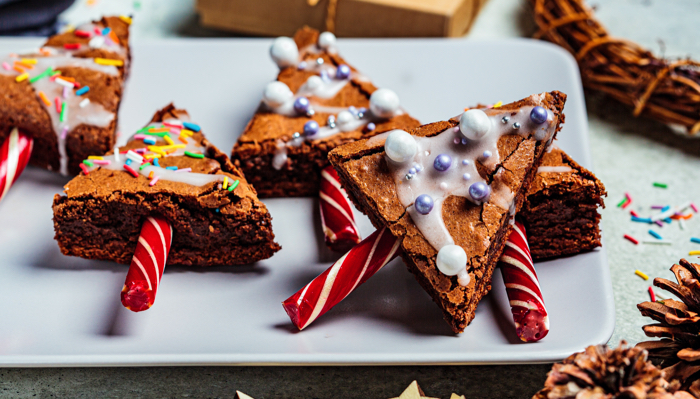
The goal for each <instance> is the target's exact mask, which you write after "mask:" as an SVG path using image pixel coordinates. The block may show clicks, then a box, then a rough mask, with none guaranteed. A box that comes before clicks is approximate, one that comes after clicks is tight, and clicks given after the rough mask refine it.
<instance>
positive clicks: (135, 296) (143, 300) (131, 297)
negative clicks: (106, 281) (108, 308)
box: [121, 281, 155, 312]
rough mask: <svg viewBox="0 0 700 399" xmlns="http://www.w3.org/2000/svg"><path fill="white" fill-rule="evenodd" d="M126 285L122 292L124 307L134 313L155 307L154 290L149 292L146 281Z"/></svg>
mask: <svg viewBox="0 0 700 399" xmlns="http://www.w3.org/2000/svg"><path fill="white" fill-rule="evenodd" d="M129 285H130V286H129V287H127V285H126V284H125V285H124V287H123V288H122V292H121V300H122V305H124V307H125V308H127V309H129V310H131V311H132V312H142V311H144V310H148V309H150V308H151V306H153V302H154V300H155V297H154V295H153V290H149V289H148V288H147V287H148V284H147V283H146V282H145V281H134V282H130V283H129Z"/></svg>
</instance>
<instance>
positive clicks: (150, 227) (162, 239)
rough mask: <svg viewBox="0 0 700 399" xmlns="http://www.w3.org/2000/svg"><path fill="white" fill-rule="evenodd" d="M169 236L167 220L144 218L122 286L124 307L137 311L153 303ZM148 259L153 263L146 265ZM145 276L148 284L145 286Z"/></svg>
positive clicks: (170, 232)
mask: <svg viewBox="0 0 700 399" xmlns="http://www.w3.org/2000/svg"><path fill="white" fill-rule="evenodd" d="M166 227H167V228H166ZM172 236H173V229H172V225H170V222H168V221H167V219H165V218H163V217H161V216H151V217H148V218H146V220H145V221H144V223H143V226H141V234H140V235H139V238H138V240H137V244H136V250H135V251H134V256H133V258H132V259H131V266H130V267H129V271H128V273H127V275H126V280H125V282H124V288H123V289H122V304H123V305H124V306H125V307H126V308H127V309H130V310H132V311H134V312H140V311H143V310H146V309H149V308H150V307H151V306H153V303H154V301H155V298H156V292H157V291H158V287H159V286H160V280H161V276H162V275H163V270H164V269H165V264H166V263H167V260H168V252H169V251H170V245H171V244H172ZM161 249H162V250H161ZM148 261H150V263H151V264H152V266H150V265H148V264H147V263H148ZM144 278H145V283H146V284H147V286H145V285H144Z"/></svg>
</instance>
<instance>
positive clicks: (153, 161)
mask: <svg viewBox="0 0 700 399" xmlns="http://www.w3.org/2000/svg"><path fill="white" fill-rule="evenodd" d="M81 168H82V169H83V173H82V174H80V175H79V176H77V177H75V178H74V179H73V180H71V181H70V182H69V183H68V184H67V185H66V186H65V193H66V195H58V194H57V195H56V196H55V197H54V203H53V211H54V228H55V231H56V237H55V238H56V240H57V241H58V245H59V246H60V248H61V251H62V252H63V253H64V254H65V255H73V256H80V257H83V258H88V259H106V260H113V261H115V262H119V263H125V264H128V263H129V262H130V261H131V257H132V255H133V254H134V249H135V248H136V242H137V240H138V237H139V233H140V230H141V226H142V224H143V221H144V220H145V219H146V218H147V217H148V216H152V215H160V216H162V217H164V218H166V219H167V220H168V221H169V222H170V223H171V224H172V227H173V230H174V232H173V239H172V246H171V248H170V254H169V256H168V264H169V265H173V264H179V265H192V266H211V265H240V264H249V263H253V262H255V261H258V260H261V259H266V258H269V257H270V256H272V255H273V254H274V253H275V252H277V251H278V250H279V249H280V246H279V245H278V244H277V243H276V242H275V241H274V238H275V236H274V234H273V232H272V226H271V217H270V213H269V212H268V210H267V208H266V207H265V205H264V204H263V203H262V202H260V200H259V199H258V197H257V195H256V193H255V190H254V189H253V188H252V187H251V186H250V185H249V184H248V183H247V182H246V179H245V177H244V176H243V174H242V173H241V171H240V170H239V169H238V168H236V167H235V166H234V165H233V164H231V162H230V160H229V158H228V157H227V156H226V154H224V153H222V152H221V151H219V149H218V148H216V147H214V146H213V145H212V144H211V143H210V142H209V141H208V140H207V139H206V138H205V137H204V135H203V134H202V132H201V131H200V128H199V126H198V125H196V124H194V123H192V122H191V121H190V119H189V116H188V114H187V112H186V111H184V110H179V109H175V107H174V106H173V105H169V106H167V107H165V108H164V109H162V110H160V111H158V112H157V113H156V114H155V115H154V116H153V119H152V121H151V123H149V124H148V125H147V126H146V127H144V128H143V129H141V130H139V131H138V132H137V134H136V135H134V136H133V137H132V138H131V140H130V141H129V142H128V143H127V144H126V145H125V146H124V147H121V148H120V149H119V153H118V154H116V153H115V154H112V153H109V154H107V155H105V156H103V157H101V156H91V157H90V159H86V160H84V161H83V162H82V163H81Z"/></svg>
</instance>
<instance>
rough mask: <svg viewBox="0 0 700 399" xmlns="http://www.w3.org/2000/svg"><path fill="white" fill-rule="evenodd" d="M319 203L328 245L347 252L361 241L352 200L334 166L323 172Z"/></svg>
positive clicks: (335, 249)
mask: <svg viewBox="0 0 700 399" xmlns="http://www.w3.org/2000/svg"><path fill="white" fill-rule="evenodd" d="M319 204H320V205H321V223H322V224H323V233H324V235H325V238H326V245H328V246H329V247H330V248H331V249H332V250H334V251H338V252H345V251H347V250H348V249H350V248H352V247H353V246H354V245H356V244H358V243H359V242H360V232H359V230H358V228H357V225H356V224H355V217H354V216H353V212H352V207H351V206H350V201H348V196H347V194H346V193H345V190H343V188H342V187H341V186H340V180H339V179H338V174H337V173H336V172H335V169H333V167H332V166H328V167H326V168H325V169H323V171H322V172H321V191H320V192H319Z"/></svg>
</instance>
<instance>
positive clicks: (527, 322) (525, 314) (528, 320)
mask: <svg viewBox="0 0 700 399" xmlns="http://www.w3.org/2000/svg"><path fill="white" fill-rule="evenodd" d="M499 265H500V267H501V272H502V273H503V281H505V283H506V293H507V294H508V301H510V309H511V311H512V312H513V321H515V331H516V333H517V334H518V337H520V339H521V340H523V341H525V342H534V341H539V340H541V339H542V338H544V337H545V336H546V335H547V333H549V316H548V315H547V309H546V308H545V306H544V299H543V298H542V290H541V289H540V283H539V281H538V279H537V273H536V272H535V267H534V265H533V264H532V255H530V247H529V246H528V244H527V236H526V235H525V227H524V226H523V225H522V224H521V223H520V222H517V221H516V222H515V226H514V228H513V232H512V233H511V234H510V237H508V241H507V242H506V248H505V250H504V251H503V255H501V259H500V260H499Z"/></svg>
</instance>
